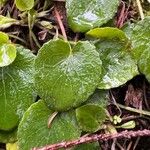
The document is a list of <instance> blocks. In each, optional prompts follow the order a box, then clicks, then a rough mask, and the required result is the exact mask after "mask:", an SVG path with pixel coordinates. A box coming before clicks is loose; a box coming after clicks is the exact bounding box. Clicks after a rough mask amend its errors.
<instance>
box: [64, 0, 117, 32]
mask: <svg viewBox="0 0 150 150" xmlns="http://www.w3.org/2000/svg"><path fill="white" fill-rule="evenodd" d="M118 5H119V0H111V1H110V0H86V1H85V0H66V9H67V18H68V23H69V25H70V27H71V29H72V30H73V31H75V32H86V31H88V30H90V29H92V28H94V27H99V26H101V25H103V24H104V23H106V22H107V21H109V20H110V19H111V18H112V17H113V16H114V15H115V13H116V12H117V8H118Z"/></svg>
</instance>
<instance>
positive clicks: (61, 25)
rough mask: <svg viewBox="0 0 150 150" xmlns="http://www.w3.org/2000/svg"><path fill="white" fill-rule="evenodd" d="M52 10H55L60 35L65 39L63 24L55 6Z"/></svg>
mask: <svg viewBox="0 0 150 150" xmlns="http://www.w3.org/2000/svg"><path fill="white" fill-rule="evenodd" d="M54 12H55V16H56V19H57V22H58V24H59V27H60V29H61V32H62V35H63V37H64V39H65V40H66V41H67V35H66V31H65V28H64V25H63V23H62V20H61V17H60V15H59V12H58V11H57V8H56V7H55V8H54Z"/></svg>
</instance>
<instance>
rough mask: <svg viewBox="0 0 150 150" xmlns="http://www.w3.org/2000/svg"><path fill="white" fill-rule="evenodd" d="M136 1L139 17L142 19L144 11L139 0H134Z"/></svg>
mask: <svg viewBox="0 0 150 150" xmlns="http://www.w3.org/2000/svg"><path fill="white" fill-rule="evenodd" d="M136 3H137V6H138V10H139V13H140V17H141V19H142V20H143V19H144V13H143V9H142V6H141V2H140V0H136Z"/></svg>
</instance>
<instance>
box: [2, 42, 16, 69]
mask: <svg viewBox="0 0 150 150" xmlns="http://www.w3.org/2000/svg"><path fill="white" fill-rule="evenodd" d="M15 58H16V46H15V45H14V44H0V67H4V66H8V65H10V64H11V63H12V62H13V61H14V60H15Z"/></svg>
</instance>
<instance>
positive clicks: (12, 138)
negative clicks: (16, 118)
mask: <svg viewBox="0 0 150 150" xmlns="http://www.w3.org/2000/svg"><path fill="white" fill-rule="evenodd" d="M17 130H18V129H17V128H16V129H14V130H12V131H2V130H0V143H13V142H16V141H17Z"/></svg>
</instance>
